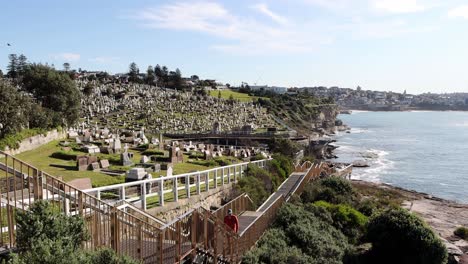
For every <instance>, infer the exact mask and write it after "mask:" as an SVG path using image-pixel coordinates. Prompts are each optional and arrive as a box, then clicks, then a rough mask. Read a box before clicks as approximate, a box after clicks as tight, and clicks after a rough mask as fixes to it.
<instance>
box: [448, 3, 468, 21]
mask: <svg viewBox="0 0 468 264" xmlns="http://www.w3.org/2000/svg"><path fill="white" fill-rule="evenodd" d="M448 16H449V17H452V18H465V19H468V5H463V6H459V7H456V8H454V9H452V10H450V11H449V12H448Z"/></svg>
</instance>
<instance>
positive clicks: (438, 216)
mask: <svg viewBox="0 0 468 264" xmlns="http://www.w3.org/2000/svg"><path fill="white" fill-rule="evenodd" d="M351 183H352V184H353V186H355V187H358V188H368V189H380V190H384V191H388V192H389V193H390V194H389V195H392V196H395V194H396V195H397V196H398V198H399V199H401V207H402V208H405V209H407V210H409V211H410V212H412V213H414V214H416V215H418V216H419V217H421V218H422V219H423V220H424V221H425V222H426V223H427V224H428V225H429V226H430V227H431V228H432V229H433V230H434V232H435V233H436V234H438V235H439V237H441V238H442V239H443V241H444V243H445V244H446V246H447V249H448V250H449V253H450V254H451V255H455V256H458V257H459V258H460V260H461V261H460V262H459V263H468V262H466V261H468V241H466V240H463V239H461V238H459V237H457V236H455V235H454V234H453V232H454V231H455V229H456V228H458V227H460V226H465V227H467V226H468V204H464V203H459V202H456V201H452V200H447V199H442V198H439V197H435V196H432V195H430V194H427V193H423V192H418V191H414V190H408V189H404V188H401V187H397V186H393V185H389V184H385V183H375V182H369V181H363V180H351Z"/></svg>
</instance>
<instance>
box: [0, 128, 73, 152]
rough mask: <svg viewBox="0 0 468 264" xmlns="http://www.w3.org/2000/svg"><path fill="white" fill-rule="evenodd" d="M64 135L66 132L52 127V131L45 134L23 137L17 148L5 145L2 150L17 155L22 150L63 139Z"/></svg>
mask: <svg viewBox="0 0 468 264" xmlns="http://www.w3.org/2000/svg"><path fill="white" fill-rule="evenodd" d="M66 135H67V134H66V133H65V132H62V131H58V130H57V129H54V130H52V131H49V132H47V135H45V136H44V135H42V134H40V135H35V136H32V137H30V138H26V139H24V140H23V141H21V143H20V144H19V148H17V149H9V147H8V146H7V147H6V148H5V151H4V152H5V153H7V154H9V155H17V154H20V153H22V152H25V151H28V150H33V149H35V148H38V147H40V146H42V145H44V144H47V143H49V142H51V141H53V140H57V139H63V138H65V137H66Z"/></svg>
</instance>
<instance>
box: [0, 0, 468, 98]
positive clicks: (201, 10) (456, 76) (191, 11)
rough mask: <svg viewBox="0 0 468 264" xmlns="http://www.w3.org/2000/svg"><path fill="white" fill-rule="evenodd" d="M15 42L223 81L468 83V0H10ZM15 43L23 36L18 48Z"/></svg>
mask: <svg viewBox="0 0 468 264" xmlns="http://www.w3.org/2000/svg"><path fill="white" fill-rule="evenodd" d="M0 8H1V11H2V12H1V13H2V15H1V16H0V24H1V27H2V33H1V34H0V68H1V69H2V70H3V71H5V67H6V65H7V63H8V60H7V55H8V54H9V53H18V54H20V53H24V54H25V55H26V56H27V57H28V58H29V59H30V61H33V62H43V63H45V62H48V63H49V64H54V65H55V66H56V67H57V68H59V67H61V65H62V64H63V63H64V62H69V63H70V64H71V66H72V68H76V69H77V68H79V67H81V68H83V69H88V70H106V71H109V72H111V73H117V72H125V71H127V70H128V65H129V63H130V62H132V61H135V62H136V63H137V64H138V66H139V67H140V70H142V71H146V68H147V66H148V65H153V66H154V65H156V64H161V65H167V66H168V67H169V68H170V69H174V68H175V67H179V68H180V69H181V71H182V73H183V74H184V75H191V74H197V75H199V76H200V77H202V78H213V79H217V80H220V81H222V82H228V83H231V84H239V83H240V82H241V81H246V82H248V83H250V84H254V83H257V84H268V85H281V86H288V87H290V86H299V87H300V86H317V85H324V86H333V85H337V86H341V87H351V88H355V87H356V86H358V85H360V86H362V87H363V88H364V89H372V90H384V91H389V90H392V91H403V90H405V89H406V90H407V91H408V92H410V93H422V92H468V2H467V1H466V0H271V1H268V0H264V1H261V0H260V1H257V0H236V1H227V0H225V1H221V0H218V1H216V0H212V1H204V0H200V1H197V0H195V1H189V0H186V1H175V0H172V1H163V0H161V1H155V0H153V1H148V0H142V1H124V0H113V1H111V0H102V1H88V0H86V1H82V0H80V1H74V2H72V1H59V0H56V1H52V0H41V1H32V0H30V1H26V0H15V1H8V0H1V1H0ZM6 43H11V46H10V47H8V46H7V45H6Z"/></svg>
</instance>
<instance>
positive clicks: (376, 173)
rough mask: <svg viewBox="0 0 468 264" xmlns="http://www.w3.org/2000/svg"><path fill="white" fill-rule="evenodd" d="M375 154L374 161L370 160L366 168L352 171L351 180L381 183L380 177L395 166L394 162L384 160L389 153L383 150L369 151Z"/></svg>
mask: <svg viewBox="0 0 468 264" xmlns="http://www.w3.org/2000/svg"><path fill="white" fill-rule="evenodd" d="M369 151H372V152H373V153H376V158H375V159H370V162H369V165H370V167H368V168H360V169H353V175H352V178H353V179H358V180H365V181H371V182H381V177H382V175H384V174H385V173H387V172H388V171H389V170H390V169H392V168H393V167H394V166H395V162H394V161H391V160H389V159H387V158H386V156H387V155H388V154H389V152H387V151H384V150H376V149H371V150H369Z"/></svg>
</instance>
